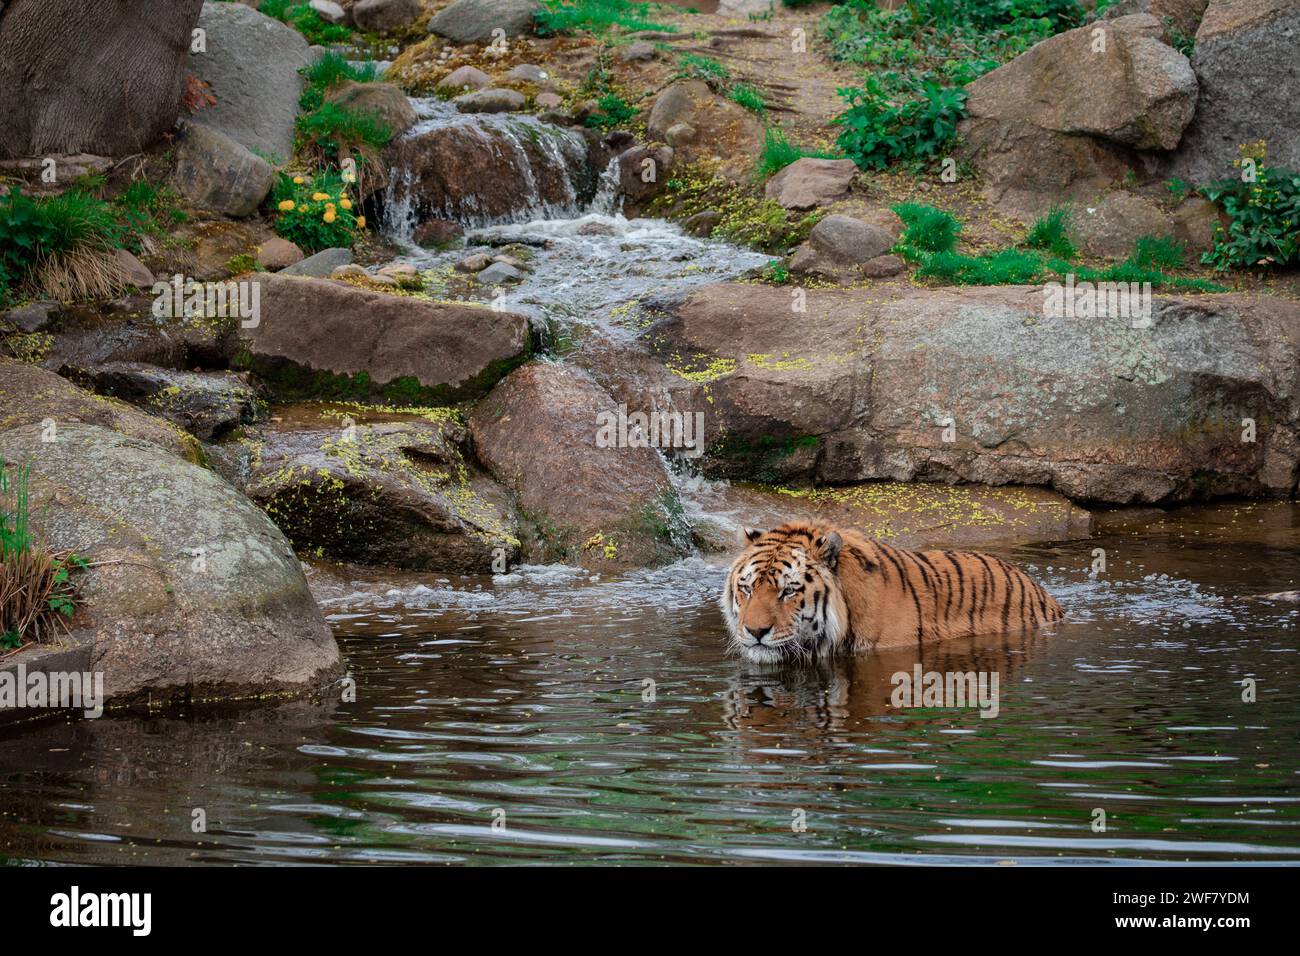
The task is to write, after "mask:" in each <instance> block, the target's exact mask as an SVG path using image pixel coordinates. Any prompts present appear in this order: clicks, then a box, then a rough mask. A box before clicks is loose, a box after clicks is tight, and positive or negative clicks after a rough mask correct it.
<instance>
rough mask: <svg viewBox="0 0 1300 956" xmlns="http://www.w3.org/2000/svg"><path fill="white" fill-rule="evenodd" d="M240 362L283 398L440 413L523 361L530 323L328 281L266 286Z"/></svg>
mask: <svg viewBox="0 0 1300 956" xmlns="http://www.w3.org/2000/svg"><path fill="white" fill-rule="evenodd" d="M257 281H259V282H260V284H261V321H260V322H259V323H258V324H257V325H256V327H254V328H245V329H242V330H241V333H240V334H241V339H242V343H243V349H244V351H243V359H244V361H245V362H246V363H247V364H248V365H249V366H250V367H251V368H252V369H253V370H255V371H257V372H258V373H260V374H261V375H262V376H263V377H264V378H266V379H267V380H268V382H270V383H271V385H272V387H273V388H274V389H275V390H276V391H277V392H278V393H279V394H281V395H282V396H302V397H313V396H316V395H332V396H337V397H349V398H365V397H370V396H372V395H377V394H382V395H384V396H385V397H387V398H390V399H395V400H405V401H407V402H408V403H419V404H430V403H432V404H440V403H442V402H443V401H446V400H453V399H456V400H458V399H461V398H472V397H474V396H476V395H480V394H482V393H483V392H486V391H487V390H488V389H489V388H491V387H492V385H493V384H494V383H495V382H496V381H497V380H498V379H499V378H501V377H502V376H503V375H505V374H506V373H507V372H508V371H509V370H510V369H511V368H513V367H514V366H515V365H517V364H519V363H520V362H521V361H523V360H524V358H525V357H526V356H527V354H528V350H529V327H528V319H527V318H525V317H524V316H522V315H518V314H516V313H513V312H503V311H497V310H496V309H491V308H486V307H481V306H472V305H459V304H454V303H442V302H425V301H422V300H420V299H414V298H411V297H409V296H398V295H389V294H386V293H382V292H369V291H366V290H363V289H359V288H356V287H354V286H350V285H347V284H345V283H342V282H335V281H331V280H328V279H307V278H298V277H286V276H285V275H284V274H283V273H279V274H276V275H270V276H263V277H261V278H260V279H259V280H257Z"/></svg>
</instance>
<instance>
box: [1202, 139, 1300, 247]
mask: <svg viewBox="0 0 1300 956" xmlns="http://www.w3.org/2000/svg"><path fill="white" fill-rule="evenodd" d="M1240 162H1244V160H1242V161H1239V163H1240ZM1201 194H1202V195H1204V196H1205V197H1206V198H1207V199H1209V200H1211V201H1213V202H1216V203H1218V204H1219V205H1220V206H1222V207H1223V211H1224V212H1225V213H1227V216H1228V219H1229V222H1228V228H1227V229H1226V230H1225V229H1224V228H1223V227H1222V225H1220V226H1219V227H1217V228H1216V230H1215V236H1214V248H1213V249H1211V250H1210V251H1209V252H1207V253H1205V254H1204V255H1203V256H1202V257H1201V261H1202V262H1205V263H1207V264H1210V265H1213V266H1214V267H1215V268H1216V269H1228V268H1231V267H1233V266H1238V267H1249V266H1287V265H1295V264H1297V263H1300V173H1293V172H1290V171H1288V170H1284V169H1275V168H1269V167H1267V166H1265V165H1264V164H1263V156H1262V155H1261V156H1260V157H1259V162H1258V163H1257V165H1256V166H1255V181H1254V182H1246V181H1243V179H1242V178H1240V177H1238V178H1235V179H1226V180H1222V181H1220V182H1216V183H1211V184H1210V185H1208V186H1203V187H1201Z"/></svg>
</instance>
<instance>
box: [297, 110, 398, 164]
mask: <svg viewBox="0 0 1300 956" xmlns="http://www.w3.org/2000/svg"><path fill="white" fill-rule="evenodd" d="M297 130H298V148H299V149H300V150H304V151H306V152H308V153H309V154H310V155H312V156H314V157H316V158H318V159H323V160H328V161H331V162H338V161H339V160H340V159H342V158H344V157H345V156H355V157H357V158H359V159H361V160H362V161H365V162H369V161H373V160H374V159H375V157H376V156H377V155H378V153H379V151H380V150H381V149H383V148H384V147H385V146H386V145H388V141H389V140H390V139H392V138H393V130H392V128H391V127H390V126H389V125H388V124H387V123H385V122H384V121H383V120H382V119H380V118H379V117H378V116H377V115H376V114H373V113H363V112H361V111H360V110H354V109H349V108H348V107H346V106H340V105H338V104H337V103H322V104H321V105H320V106H319V107H317V108H316V109H315V110H314V111H312V112H310V113H306V114H303V115H301V116H299V117H298V122H297Z"/></svg>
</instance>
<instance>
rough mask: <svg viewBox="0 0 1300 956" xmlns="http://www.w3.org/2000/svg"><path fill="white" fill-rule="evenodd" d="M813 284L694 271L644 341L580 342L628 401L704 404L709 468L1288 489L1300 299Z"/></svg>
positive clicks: (1125, 490)
mask: <svg viewBox="0 0 1300 956" xmlns="http://www.w3.org/2000/svg"><path fill="white" fill-rule="evenodd" d="M806 295H807V312H806V314H797V313H795V312H794V311H793V309H792V297H791V295H790V292H789V290H786V289H780V288H771V289H764V288H763V287H760V286H753V285H746V284H723V285H716V286H707V287H704V288H702V289H699V290H696V291H695V292H693V293H691V294H690V295H689V296H687V297H686V298H684V299H682V300H680V301H677V302H673V303H667V304H664V305H663V306H662V307H661V308H662V318H660V319H659V321H657V322H655V323H653V324H652V325H650V327H649V328H648V329H647V330H646V331H645V332H644V333H643V338H642V341H643V343H644V345H645V352H644V353H642V354H640V355H637V354H625V355H623V356H622V357H615V356H617V353H616V352H611V353H608V354H607V353H602V352H600V351H599V350H594V349H590V348H589V349H586V350H584V351H583V352H582V353H580V354H579V356H578V359H579V360H580V361H582V362H583V364H584V365H585V366H586V367H588V368H590V369H591V370H592V371H593V373H594V374H595V376H596V378H597V379H598V380H599V381H600V382H601V383H602V384H603V385H605V386H606V388H608V389H609V390H610V391H611V392H612V393H613V394H615V396H616V397H617V398H618V400H620V401H623V402H626V403H627V404H628V406H629V407H633V408H637V407H650V406H651V404H652V403H653V406H654V407H659V408H665V409H670V410H680V411H683V412H686V411H694V410H696V409H700V410H704V411H705V412H706V419H705V421H706V427H705V438H706V442H707V449H706V453H705V455H704V457H703V458H702V459H701V464H702V466H703V468H704V470H705V472H706V473H707V474H711V475H718V476H721V477H731V478H741V477H748V478H758V479H760V480H781V481H785V480H791V479H799V478H815V479H819V480H822V481H826V482H833V483H844V482H854V481H862V480H870V479H893V480H900V481H908V480H917V479H920V480H932V481H946V482H951V481H969V482H978V483H986V484H1027V485H1045V486H1049V487H1052V488H1054V489H1056V490H1058V491H1060V492H1062V493H1063V494H1066V495H1068V496H1070V497H1071V498H1075V499H1079V500H1086V501H1101V502H1108V503H1116V504H1125V503H1159V504H1163V503H1171V502H1179V501H1186V500H1191V499H1199V498H1210V497H1216V496H1232V495H1256V496H1278V497H1285V496H1287V495H1290V494H1292V493H1293V492H1294V491H1295V488H1296V475H1297V466H1298V465H1300V440H1298V438H1297V436H1298V435H1300V306H1298V305H1296V304H1295V303H1294V302H1291V301H1289V300H1286V299H1280V298H1274V297H1269V296H1245V295H1206V296H1198V297H1195V298H1179V297H1170V296H1158V297H1155V298H1154V301H1153V302H1152V307H1151V315H1150V325H1149V327H1142V326H1141V323H1134V322H1133V321H1132V320H1131V319H1128V318H1123V317H1120V316H1114V315H1112V316H1109V317H1101V318H1074V317H1069V318H1065V317H1060V316H1059V315H1054V314H1049V309H1048V308H1047V306H1048V304H1049V303H1048V301H1047V299H1046V295H1045V291H1044V290H1043V289H1041V288H1027V287H991V288H973V289H961V290H933V291H919V290H914V289H903V290H900V292H899V293H898V294H897V296H896V297H893V298H885V297H882V296H881V295H880V294H879V292H877V291H871V290H854V291H843V292H841V291H817V290H810V291H808V292H807V293H806ZM1135 326H1136V327H1135ZM1252 422H1253V425H1252V424H1251V423H1252ZM1251 429H1253V434H1252V433H1251ZM1243 436H1244V437H1243ZM947 439H951V440H947Z"/></svg>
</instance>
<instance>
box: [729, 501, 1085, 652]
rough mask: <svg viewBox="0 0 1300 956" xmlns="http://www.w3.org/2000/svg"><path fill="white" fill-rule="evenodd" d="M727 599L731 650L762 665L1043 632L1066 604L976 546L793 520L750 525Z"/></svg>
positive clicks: (730, 573)
mask: <svg viewBox="0 0 1300 956" xmlns="http://www.w3.org/2000/svg"><path fill="white" fill-rule="evenodd" d="M744 540H745V541H746V542H748V546H747V547H746V548H745V550H744V552H743V553H741V555H740V556H739V557H738V558H736V560H735V561H734V562H733V563H732V565H731V569H730V571H729V572H728V574H727V583H726V588H725V590H724V591H723V594H722V598H721V601H720V604H721V608H722V614H723V617H724V618H725V619H726V622H727V626H728V629H729V631H730V635H731V639H730V648H731V650H733V651H735V652H737V653H739V654H740V656H741V657H743V658H746V659H748V660H750V661H753V662H755V663H759V664H775V663H780V662H783V661H787V660H792V659H804V660H811V659H814V658H819V657H824V656H830V655H833V654H837V653H856V652H861V651H871V650H876V649H888V648H896V647H907V646H911V647H915V646H917V645H921V644H929V643H933V642H936V641H943V640H947V639H949V638H954V637H970V636H974V635H979V634H994V633H1001V632H1006V631H1014V630H1021V629H1029V628H1038V627H1041V626H1042V625H1044V624H1049V623H1051V622H1053V621H1059V620H1060V619H1061V618H1062V617H1064V612H1063V611H1062V610H1061V605H1060V604H1058V603H1057V602H1056V600H1055V599H1054V598H1053V597H1052V596H1051V595H1050V594H1048V593H1047V592H1046V591H1045V590H1043V588H1042V587H1040V586H1039V585H1038V584H1037V583H1035V582H1034V581H1033V580H1031V579H1030V577H1029V576H1028V575H1027V574H1025V572H1023V571H1021V570H1020V569H1019V568H1016V567H1013V566H1012V565H1009V564H1007V563H1006V562H1005V561H1003V560H1002V559H1000V558H995V557H993V556H992V555H987V554H978V553H976V552H973V551H908V550H905V549H903V548H895V547H892V546H891V545H888V544H885V543H884V542H882V541H876V540H874V539H871V538H868V537H865V536H864V535H861V534H859V533H858V532H856V531H852V530H847V529H842V528H831V527H820V526H816V525H811V524H804V523H801V522H790V523H787V524H783V525H780V526H779V527H776V528H773V529H772V530H771V531H758V530H755V529H748V528H747V529H745V531H744Z"/></svg>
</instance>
